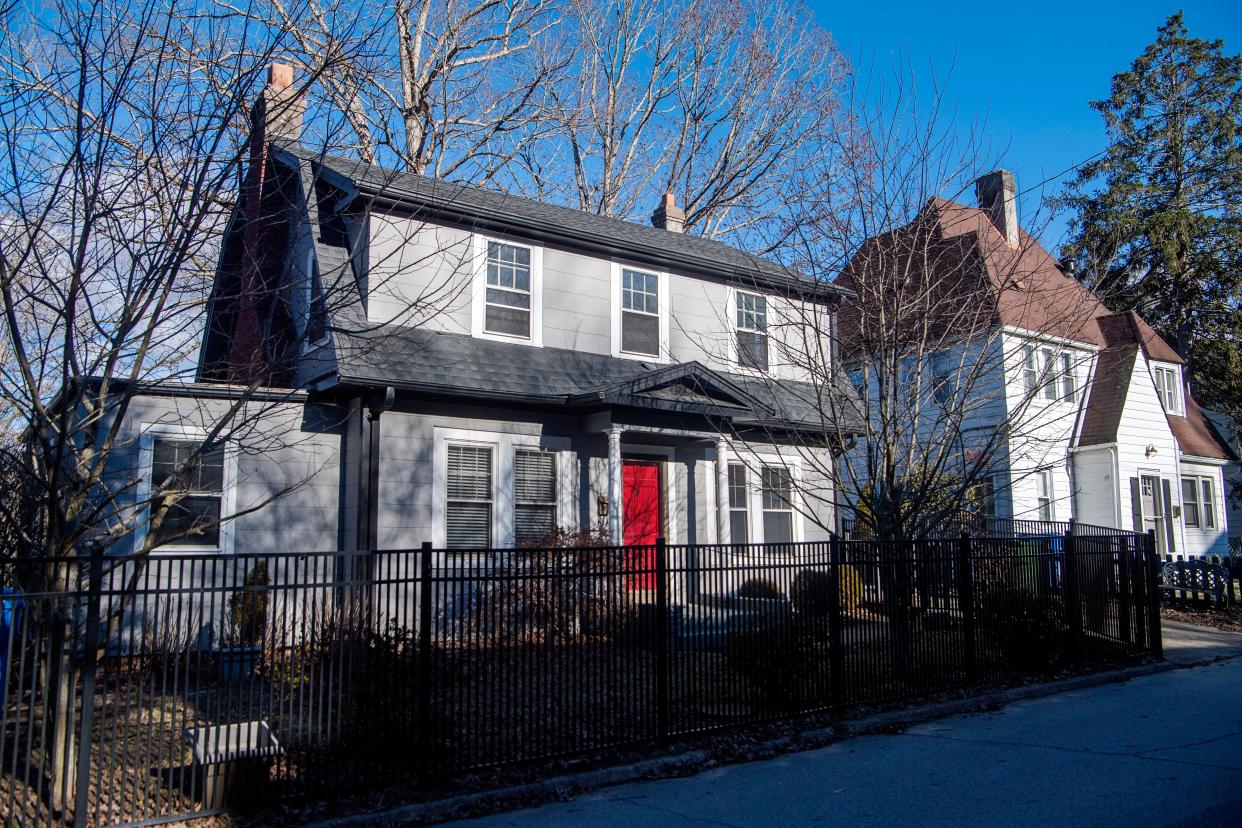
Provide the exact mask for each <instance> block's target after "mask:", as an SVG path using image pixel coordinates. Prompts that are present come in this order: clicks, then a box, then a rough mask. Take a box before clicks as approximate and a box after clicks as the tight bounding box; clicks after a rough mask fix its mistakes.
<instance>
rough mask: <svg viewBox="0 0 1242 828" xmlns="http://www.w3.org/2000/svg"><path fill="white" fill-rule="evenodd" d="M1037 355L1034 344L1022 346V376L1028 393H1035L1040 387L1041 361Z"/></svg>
mask: <svg viewBox="0 0 1242 828" xmlns="http://www.w3.org/2000/svg"><path fill="white" fill-rule="evenodd" d="M1037 359H1038V358H1037V357H1036V355H1035V346H1034V345H1023V346H1022V378H1023V381H1024V384H1025V386H1026V393H1028V394H1034V393H1035V391H1036V389H1038V388H1039V363H1038V362H1037Z"/></svg>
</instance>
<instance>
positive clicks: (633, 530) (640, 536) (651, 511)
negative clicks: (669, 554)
mask: <svg viewBox="0 0 1242 828" xmlns="http://www.w3.org/2000/svg"><path fill="white" fill-rule="evenodd" d="M621 484H622V488H623V493H622V501H621V502H622V504H623V505H622V509H621V538H622V541H623V542H624V543H625V545H626V546H640V547H646V548H643V549H636V550H634V551H633V552H631V553H630V559H629V564H630V566H632V567H634V568H635V569H646V570H653V571H651V572H647V573H643V574H641V575H635V576H633V577H632V578H631V579H630V588H631V589H655V585H656V582H655V572H654V569H655V565H656V560H655V549H653V548H651V547H653V546H654V545H655V542H656V538H658V537H659V536H660V527H661V520H660V465H659V463H657V462H655V461H652V460H626V461H624V462H623V463H622V464H621Z"/></svg>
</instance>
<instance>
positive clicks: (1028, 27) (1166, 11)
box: [809, 0, 1242, 247]
mask: <svg viewBox="0 0 1242 828" xmlns="http://www.w3.org/2000/svg"><path fill="white" fill-rule="evenodd" d="M809 2H810V4H811V6H812V8H814V10H815V13H816V15H817V16H818V18H819V20H820V22H821V23H822V24H823V25H824V27H825V28H827V29H828V30H829V31H831V32H832V33H833V35H834V36H835V38H836V40H837V44H838V46H839V47H840V48H841V49H842V51H843V52H844V53H845V54H846V55H847V56H848V57H849V58H850V60H851V61H852V62H853V63H854V64H855V65H856V66H867V67H870V66H874V67H875V68H876V69H877V70H879V69H890V68H891V67H892V66H893V62H894V60H895V59H896V58H904V59H905V60H907V61H909V63H910V64H911V66H912V67H913V68H914V69H915V70H916V71H917V72H918V74H919V75H920V77H921V85H922V86H924V87H925V86H927V85H929V83H930V80H931V78H932V77H933V71H934V76H935V77H938V78H941V79H943V78H945V77H946V76H947V77H948V82H947V90H946V91H947V97H948V98H949V100H950V101H954V102H956V108H957V113H958V119H959V121H960V122H961V123H962V124H969V122H971V121H972V120H973V119H975V118H977V117H979V118H983V119H984V120H985V126H986V137H987V139H988V140H989V141H990V144H991V147H992V148H993V151H994V152H1000V151H1002V150H1003V152H1004V165H1005V166H1006V167H1007V168H1009V169H1011V170H1013V171H1014V173H1015V175H1016V176H1017V180H1018V189H1019V190H1023V189H1026V188H1027V187H1031V186H1034V185H1035V184H1037V183H1038V182H1040V181H1042V180H1043V179H1045V178H1048V177H1050V176H1054V175H1058V174H1060V173H1061V172H1062V171H1064V170H1066V169H1068V168H1070V167H1072V166H1073V165H1075V164H1078V163H1081V162H1082V161H1083V160H1084V159H1086V158H1088V157H1090V156H1091V155H1092V154H1094V153H1097V152H1099V151H1100V150H1102V149H1103V148H1104V146H1105V135H1104V129H1103V127H1102V125H1101V121H1100V117H1099V115H1098V114H1096V113H1095V112H1094V111H1093V110H1092V109H1091V108H1090V107H1089V106H1088V102H1089V101H1091V100H1094V99H1098V98H1103V97H1106V96H1107V95H1108V88H1109V81H1110V80H1111V78H1112V76H1113V75H1114V74H1116V73H1117V72H1120V71H1122V70H1124V69H1126V68H1128V67H1129V65H1130V63H1131V62H1132V61H1133V60H1134V58H1136V57H1137V56H1138V55H1139V53H1141V52H1142V50H1143V48H1144V47H1145V46H1146V45H1147V44H1148V43H1150V42H1151V41H1153V40H1155V37H1156V28H1157V27H1158V26H1159V25H1160V24H1162V23H1163V22H1164V21H1165V19H1167V18H1168V16H1169V15H1170V14H1172V13H1174V12H1175V11H1177V9H1178V8H1182V9H1184V10H1185V12H1186V25H1187V27H1188V28H1189V29H1190V33H1191V34H1192V35H1194V36H1196V37H1202V38H1205V39H1212V38H1220V39H1223V40H1224V41H1225V48H1226V49H1227V50H1228V51H1229V52H1233V53H1237V52H1238V51H1242V2H1239V0H1234V2H1199V3H1182V4H1170V3H1152V2H1147V0H1130V2H1090V0H1088V2H1077V3H1065V2H1043V3H1014V2H987V3H981V2H976V3H967V4H960V5H949V6H941V5H940V4H933V3H878V2H870V3H833V2H828V0H809ZM950 73H951V74H950ZM920 94H921V93H920ZM981 172H986V170H983V171H981ZM1025 201H1026V202H1028V203H1030V207H1031V208H1034V206H1035V204H1034V203H1031V202H1033V201H1034V199H1031V198H1029V197H1028V198H1027V199H1025ZM1063 232H1064V222H1063V221H1061V220H1054V221H1053V222H1052V223H1051V224H1049V225H1048V227H1047V229H1046V230H1045V232H1044V234H1043V236H1044V238H1043V241H1044V243H1045V245H1047V246H1049V247H1053V246H1055V245H1056V243H1057V242H1058V240H1059V238H1060V236H1061V234H1062V233H1063Z"/></svg>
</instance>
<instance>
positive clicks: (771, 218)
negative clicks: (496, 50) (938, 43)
mask: <svg viewBox="0 0 1242 828" xmlns="http://www.w3.org/2000/svg"><path fill="white" fill-rule="evenodd" d="M553 34H554V35H555V36H554V37H549V38H545V39H544V40H543V41H542V42H541V43H540V44H539V47H540V50H541V52H542V53H544V54H545V55H547V57H546V58H545V60H546V61H547V62H548V63H551V64H556V65H560V64H562V63H567V64H568V66H569V71H568V72H566V73H565V74H564V75H563V77H562V79H561V80H560V81H559V82H557V83H555V84H553V85H551V86H550V87H549V89H548V90H547V94H546V96H545V99H544V100H545V110H546V111H545V115H544V117H545V118H546V119H547V120H548V122H549V123H550V124H551V125H552V126H551V127H550V129H549V130H548V132H547V134H546V135H540V136H538V138H537V139H536V140H533V141H529V142H527V144H526V146H525V147H524V149H523V150H522V151H521V152H520V153H519V154H518V159H519V160H520V162H521V174H520V175H519V174H515V176H514V182H515V185H516V186H519V187H522V188H525V189H529V190H531V191H533V192H534V193H536V194H538V195H539V196H541V197H542V198H545V199H548V200H552V201H559V202H563V203H568V204H572V205H573V206H575V207H578V208H580V209H582V210H586V211H588V212H593V213H599V214H602V215H609V216H616V217H620V218H631V219H635V220H645V219H646V213H647V212H648V211H650V209H651V207H652V206H653V205H654V204H656V202H657V200H658V197H659V196H662V195H663V194H664V193H672V194H674V195H675V196H676V198H677V200H678V202H679V203H680V204H681V205H683V206H684V209H685V213H686V228H687V230H688V231H689V232H693V233H697V234H700V235H704V236H708V237H713V238H718V237H732V238H733V239H735V240H740V239H743V238H745V239H747V240H748V241H751V242H753V241H754V240H755V239H757V238H759V237H758V236H754V235H750V236H748V235H747V234H748V232H749V231H750V230H751V228H753V227H754V226H755V225H758V224H765V225H768V226H769V234H768V236H767V238H766V239H765V240H766V242H767V244H766V245H765V251H771V250H776V249H779V248H780V247H781V245H782V244H783V243H784V242H786V241H787V239H788V235H787V234H788V230H789V228H790V227H792V226H794V225H795V224H796V223H797V222H799V221H806V220H807V218H808V216H807V214H806V213H807V210H808V209H810V205H809V204H808V203H807V202H806V200H805V199H804V198H803V195H804V194H805V193H806V192H807V190H808V188H809V186H810V184H811V180H810V178H809V177H808V176H807V174H806V170H807V169H808V167H810V166H812V163H811V162H812V161H822V160H823V159H825V158H828V157H835V156H836V155H837V154H838V152H839V149H838V148H839V146H840V142H841V140H842V137H843V136H844V135H847V134H848V119H847V118H846V117H845V116H844V113H843V112H842V110H841V107H840V92H841V84H842V82H843V80H844V79H845V77H846V76H847V74H848V67H847V64H846V62H845V60H844V59H843V58H842V57H841V55H840V53H839V52H838V51H837V49H836V46H835V44H834V43H833V41H832V38H831V37H830V36H829V34H828V33H827V32H826V31H824V30H823V29H822V28H821V27H819V26H818V25H817V24H816V23H815V21H814V19H813V17H812V15H811V13H810V12H809V11H808V10H807V9H806V8H805V7H804V6H802V5H801V4H800V3H798V2H796V0H794V1H793V2H779V3H775V4H771V3H754V2H750V0H622V2H605V0H575V2H573V3H572V4H571V5H570V7H569V11H568V13H567V14H566V18H565V20H564V22H563V23H562V25H561V26H560V27H559V28H558V29H557V30H556V32H554V33H553ZM814 166H816V167H817V168H818V169H821V170H822V169H823V168H824V167H823V165H822V164H821V163H815V164H814ZM776 228H781V229H776ZM782 230H784V232H782Z"/></svg>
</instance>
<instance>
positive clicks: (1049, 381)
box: [1039, 348, 1057, 400]
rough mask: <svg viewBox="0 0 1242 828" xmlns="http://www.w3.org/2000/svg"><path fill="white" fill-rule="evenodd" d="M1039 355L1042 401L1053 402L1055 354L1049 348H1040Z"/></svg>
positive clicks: (1055, 396)
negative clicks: (1042, 374) (1041, 369)
mask: <svg viewBox="0 0 1242 828" xmlns="http://www.w3.org/2000/svg"><path fill="white" fill-rule="evenodd" d="M1039 355H1040V357H1041V358H1042V359H1041V361H1042V363H1043V364H1042V366H1041V367H1042V368H1043V371H1044V376H1043V391H1044V399H1046V400H1055V399H1056V398H1057V381H1056V376H1055V371H1056V353H1055V352H1054V351H1053V350H1052V349H1051V348H1040V349H1039Z"/></svg>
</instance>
